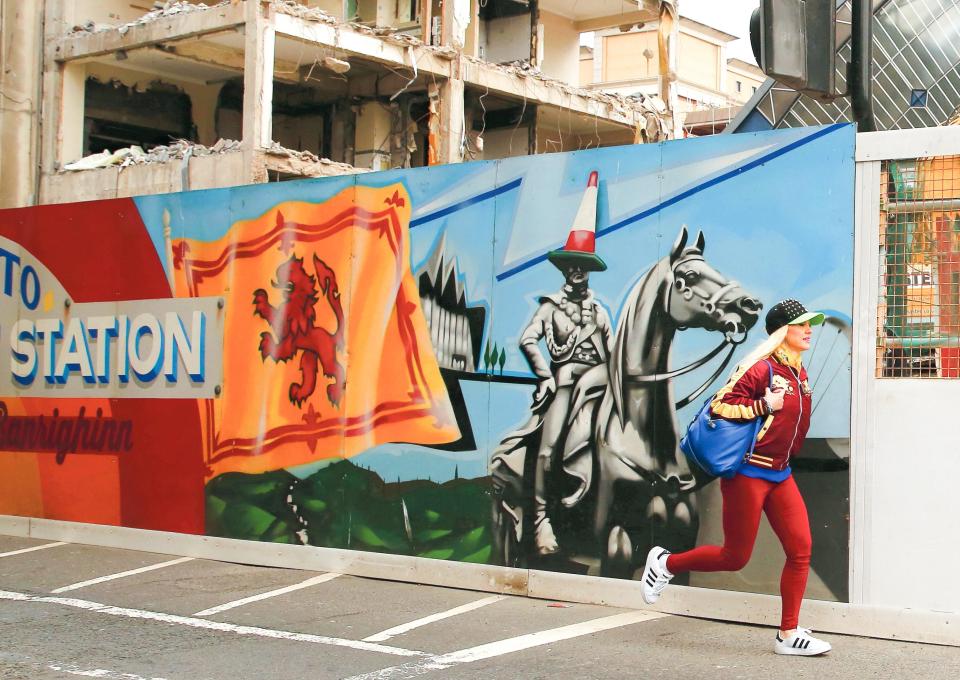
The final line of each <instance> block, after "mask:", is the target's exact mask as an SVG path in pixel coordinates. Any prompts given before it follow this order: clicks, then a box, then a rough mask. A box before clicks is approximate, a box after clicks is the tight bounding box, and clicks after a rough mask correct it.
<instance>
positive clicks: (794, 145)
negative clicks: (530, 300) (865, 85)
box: [497, 123, 849, 281]
mask: <svg viewBox="0 0 960 680" xmlns="http://www.w3.org/2000/svg"><path fill="white" fill-rule="evenodd" d="M847 125H849V123H835V124H834V125H830V126H828V127H825V128H823V129H820V130H817V131H816V132H814V133H813V134H811V135H808V136H807V137H804V138H803V139H798V140H796V141H795V142H791V143H790V144H786V145H785V146H782V147H780V148H779V149H777V150H775V151H771V152H770V153H768V154H765V155H763V156H760V157H759V158H756V159H754V160H752V161H750V162H749V163H745V164H744V165H741V166H739V167H737V168H734V169H733V170H730V171H728V172H725V173H723V174H722V175H718V176H716V177H714V178H713V179H710V180H707V181H706V182H704V183H703V184H698V185H697V186H695V187H691V188H689V189H687V190H686V191H681V192H680V193H679V194H677V195H676V196H672V197H671V198H668V199H667V200H665V201H664V202H663V203H659V204H657V205H655V206H653V207H652V208H648V209H647V210H644V211H642V212H639V213H637V214H635V215H631V216H630V217H627V218H624V219H622V220H620V221H619V222H617V223H616V224H611V225H610V226H609V227H606V228H605V229H598V230H597V238H601V237H603V236H606V235H607V234H610V233H612V232H614V231H617V230H618V229H623V228H624V227H626V226H629V225H631V224H633V223H634V222H639V221H640V220H642V219H644V218H646V217H650V215H654V214H656V213H658V212H660V211H661V210H663V209H664V208H669V207H670V206H671V205H674V204H675V203H679V202H680V201H682V200H684V199H686V198H690V197H691V196H693V195H694V194H698V193H700V192H701V191H704V190H705V189H709V188H710V187H712V186H716V185H717V184H720V183H721V182H726V181H727V180H728V179H733V178H734V177H737V176H739V175H742V174H743V173H745V172H747V171H749V170H753V169H754V168H756V167H759V166H761V165H763V164H764V163H768V162H770V161H772V160H773V159H774V158H778V157H780V156H782V155H784V154H786V153H790V152H791V151H793V150H794V149H798V148H800V147H801V146H804V145H805V144H809V143H810V142H812V141H814V140H817V139H820V138H821V137H823V136H824V135H828V134H830V133H831V132H835V131H836V130H839V129H840V128H842V127H845V126H847ZM546 259H547V253H543V254H541V255H537V256H536V257H533V258H531V259H529V260H527V261H526V262H521V263H520V264H518V265H517V266H515V267H511V268H510V269H508V270H506V271H505V272H501V273H500V274H497V281H503V280H504V279H508V278H510V277H511V276H514V275H516V274H519V273H520V272H522V271H523V270H525V269H529V268H530V267H532V266H534V265H536V264H540V263H541V262H544V261H545V260H546Z"/></svg>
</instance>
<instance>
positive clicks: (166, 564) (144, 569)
mask: <svg viewBox="0 0 960 680" xmlns="http://www.w3.org/2000/svg"><path fill="white" fill-rule="evenodd" d="M192 559H193V558H192V557H178V558H177V559H175V560H170V561H169V562H160V563H159V564H151V565H149V566H146V567H140V568H139V569H131V570H130V571H121V572H119V573H117V574H110V575H109V576H100V577H98V578H92V579H90V580H89V581H80V583H71V584H70V585H68V586H63V587H62V588H57V589H56V590H51V591H50V592H51V593H65V592H67V591H68V590H76V589H77V588H86V587H87V586H92V585H95V584H97V583H103V582H104V581H113V580H114V579H118V578H126V577H127V576H134V575H136V574H142V573H144V572H147V571H153V570H154V569H163V568H164V567H172V566H173V565H175V564H183V563H184V562H189V561H190V560H192Z"/></svg>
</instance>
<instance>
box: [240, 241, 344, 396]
mask: <svg viewBox="0 0 960 680" xmlns="http://www.w3.org/2000/svg"><path fill="white" fill-rule="evenodd" d="M313 268H314V270H315V271H316V276H315V277H314V276H311V275H310V274H308V273H307V270H306V269H305V268H304V266H303V258H302V257H296V256H292V257H291V258H290V259H289V260H287V261H286V262H284V263H283V264H281V265H280V266H279V267H277V280H276V281H272V282H271V285H272V286H273V287H274V288H277V289H279V290H281V291H283V293H282V294H283V301H282V302H281V303H280V305H279V306H278V307H274V306H272V305H271V304H270V298H269V296H268V295H267V291H265V290H263V289H262V288H260V289H257V290H255V291H254V292H253V305H254V313H255V314H257V315H258V316H260V317H262V318H263V319H265V320H266V322H267V323H268V324H270V328H271V330H272V331H273V332H272V333H271V332H269V331H265V332H263V333H261V334H260V354H261V355H262V357H263V359H264V361H266V359H267V357H270V358H271V359H273V360H274V361H289V360H290V359H292V358H293V357H294V356H295V355H296V354H297V353H298V352H300V373H301V376H302V382H300V383H291V384H290V392H289V395H290V402H291V403H293V404H296V406H298V407H299V406H301V405H302V404H303V402H304V401H306V400H307V398H309V397H310V395H311V394H313V392H314V390H315V389H316V387H317V369H318V363H319V365H320V366H322V367H323V374H324V375H325V376H326V377H328V378H333V382H332V383H330V384H329V385H327V399H329V400H330V403H331V404H333V405H334V406H336V405H337V404H339V403H340V398H341V397H342V396H343V381H344V372H343V366H342V365H340V363H339V362H338V361H337V350H338V349H343V308H342V307H341V306H340V291H339V289H338V288H337V276H336V274H335V273H334V271H333V270H332V269H330V267H328V266H327V265H326V264H325V263H324V261H323V260H321V259H320V258H319V257H317V256H316V255H314V256H313ZM317 284H319V286H320V291H322V293H323V295H324V296H325V297H326V299H327V302H328V303H329V304H330V308H331V309H332V310H333V313H334V316H336V319H337V329H336V331H334V332H333V333H331V332H329V331H327V330H326V329H324V328H320V327H318V326H316V325H315V323H316V319H317V311H316V304H317V301H318V300H319V297H318V295H317V293H318V291H317Z"/></svg>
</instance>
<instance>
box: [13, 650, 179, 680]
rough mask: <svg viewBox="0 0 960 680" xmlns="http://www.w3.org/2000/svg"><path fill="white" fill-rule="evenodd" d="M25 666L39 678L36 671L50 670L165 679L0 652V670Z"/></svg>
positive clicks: (122, 679)
mask: <svg viewBox="0 0 960 680" xmlns="http://www.w3.org/2000/svg"><path fill="white" fill-rule="evenodd" d="M27 666H29V667H30V668H31V669H33V671H34V673H32V674H31V675H30V677H40V674H39V673H37V672H36V671H48V670H50V671H57V672H58V673H66V674H67V675H79V676H80V677H84V678H105V679H106V680H166V678H161V677H157V676H150V677H144V676H142V675H137V674H136V673H123V672H120V671H112V670H109V669H107V668H90V669H85V668H83V667H82V666H77V665H76V664H72V663H60V662H56V663H53V662H50V661H47V662H42V661H37V660H36V659H34V658H33V657H32V656H27V655H26V654H21V653H18V652H0V668H2V669H4V670H6V671H9V672H13V671H21V672H25V670H26V669H25V667H27ZM49 676H50V674H49V673H44V674H43V677H49ZM4 677H6V676H4ZM16 677H18V678H19V677H27V676H26V675H17V676H16Z"/></svg>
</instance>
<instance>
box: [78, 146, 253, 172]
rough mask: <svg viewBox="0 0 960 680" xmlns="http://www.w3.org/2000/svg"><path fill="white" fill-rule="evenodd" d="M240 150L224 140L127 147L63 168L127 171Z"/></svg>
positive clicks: (98, 154) (91, 156)
mask: <svg viewBox="0 0 960 680" xmlns="http://www.w3.org/2000/svg"><path fill="white" fill-rule="evenodd" d="M233 151H240V142H239V141H237V140H235V139H221V140H218V141H217V143H216V144H214V145H213V146H204V145H203V144H195V143H193V142H190V141H187V140H186V139H178V140H176V141H175V142H173V143H171V144H167V145H164V146H155V147H153V148H152V149H150V150H149V151H144V150H143V149H142V148H141V147H139V146H128V147H124V148H122V149H117V150H116V151H113V152H110V151H102V152H100V153H95V154H91V155H90V156H85V157H84V158H81V159H80V160H78V161H74V162H73V163H67V164H66V165H64V166H63V169H64V170H92V169H94V168H108V167H111V166H114V165H118V166H120V167H121V168H126V167H129V166H131V165H146V164H148V163H166V162H168V161H171V160H183V159H185V158H189V157H190V156H214V155H217V154H224V153H231V152H233Z"/></svg>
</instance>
